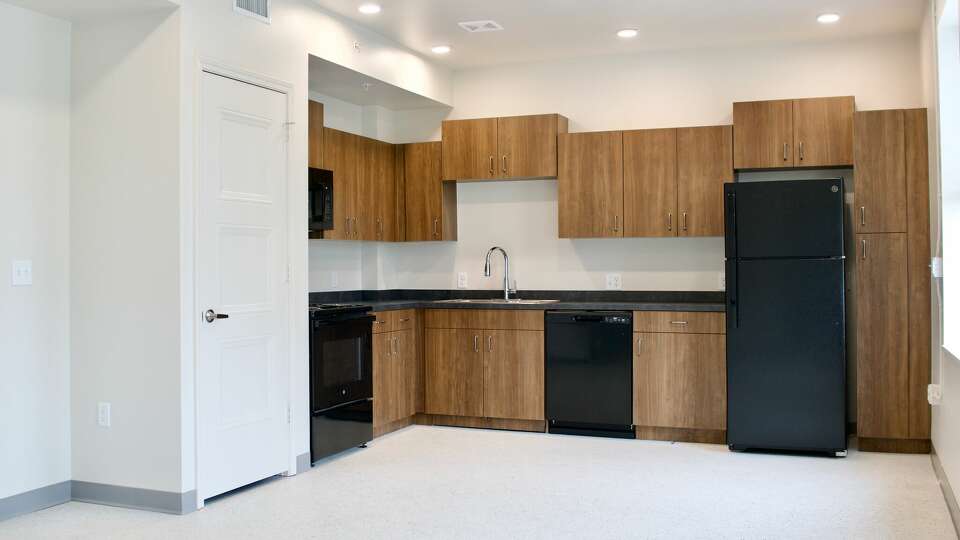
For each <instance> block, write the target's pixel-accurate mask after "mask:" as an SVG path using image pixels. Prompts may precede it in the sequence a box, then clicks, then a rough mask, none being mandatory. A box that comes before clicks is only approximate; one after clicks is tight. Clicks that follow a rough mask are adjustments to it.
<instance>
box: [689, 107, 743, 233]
mask: <svg viewBox="0 0 960 540" xmlns="http://www.w3.org/2000/svg"><path fill="white" fill-rule="evenodd" d="M727 182H733V126H707V127H692V128H680V129H678V130H677V212H678V214H679V217H680V229H679V231H678V234H679V235H680V236H723V228H724V223H723V184H724V183H727Z"/></svg>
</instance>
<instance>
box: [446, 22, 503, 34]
mask: <svg viewBox="0 0 960 540" xmlns="http://www.w3.org/2000/svg"><path fill="white" fill-rule="evenodd" d="M457 25H458V26H459V27H460V28H463V29H464V30H466V31H467V32H497V31H500V30H503V27H502V26H500V23H498V22H497V21H467V22H462V23H457Z"/></svg>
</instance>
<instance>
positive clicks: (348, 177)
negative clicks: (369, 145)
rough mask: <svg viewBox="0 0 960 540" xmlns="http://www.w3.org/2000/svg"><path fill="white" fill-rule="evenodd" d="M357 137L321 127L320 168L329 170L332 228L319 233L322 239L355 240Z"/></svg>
mask: <svg viewBox="0 0 960 540" xmlns="http://www.w3.org/2000/svg"><path fill="white" fill-rule="evenodd" d="M359 155H360V137H358V136H356V135H353V134H352V133H347V132H345V131H340V130H336V129H331V128H323V168H324V169H327V170H330V171H333V192H334V198H333V216H334V224H333V229H330V230H327V231H324V232H323V237H324V238H325V239H333V240H356V239H359V232H358V230H357V228H358V221H359V219H358V214H357V205H358V200H357V197H358V193H359V191H360V187H359V166H360V164H359Z"/></svg>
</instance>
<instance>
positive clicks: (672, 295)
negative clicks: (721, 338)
mask: <svg viewBox="0 0 960 540" xmlns="http://www.w3.org/2000/svg"><path fill="white" fill-rule="evenodd" d="M502 294H503V293H502V292H501V291H491V290H474V291H469V290H459V289H458V290H436V289H394V290H386V291H336V292H323V293H310V302H311V303H341V302H346V303H359V304H365V305H369V306H370V307H371V308H372V309H373V311H392V310H397V309H420V308H433V309H537V310H605V311H714V312H722V311H724V309H725V303H724V302H725V298H724V293H723V292H722V291H520V293H519V294H517V295H515V296H517V297H519V298H523V299H525V300H543V299H550V300H559V302H552V303H545V304H513V303H506V302H496V303H486V302H484V303H457V302H443V301H442V300H451V299H463V298H477V299H494V298H499V297H501V296H502Z"/></svg>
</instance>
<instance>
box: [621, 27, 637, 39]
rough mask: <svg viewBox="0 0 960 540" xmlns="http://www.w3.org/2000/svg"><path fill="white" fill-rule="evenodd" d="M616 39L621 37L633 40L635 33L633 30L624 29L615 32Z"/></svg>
mask: <svg viewBox="0 0 960 540" xmlns="http://www.w3.org/2000/svg"><path fill="white" fill-rule="evenodd" d="M617 37H622V38H627V39H629V38H635V37H637V31H636V30H634V29H633V28H624V29H623V30H620V31H618V32H617Z"/></svg>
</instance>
